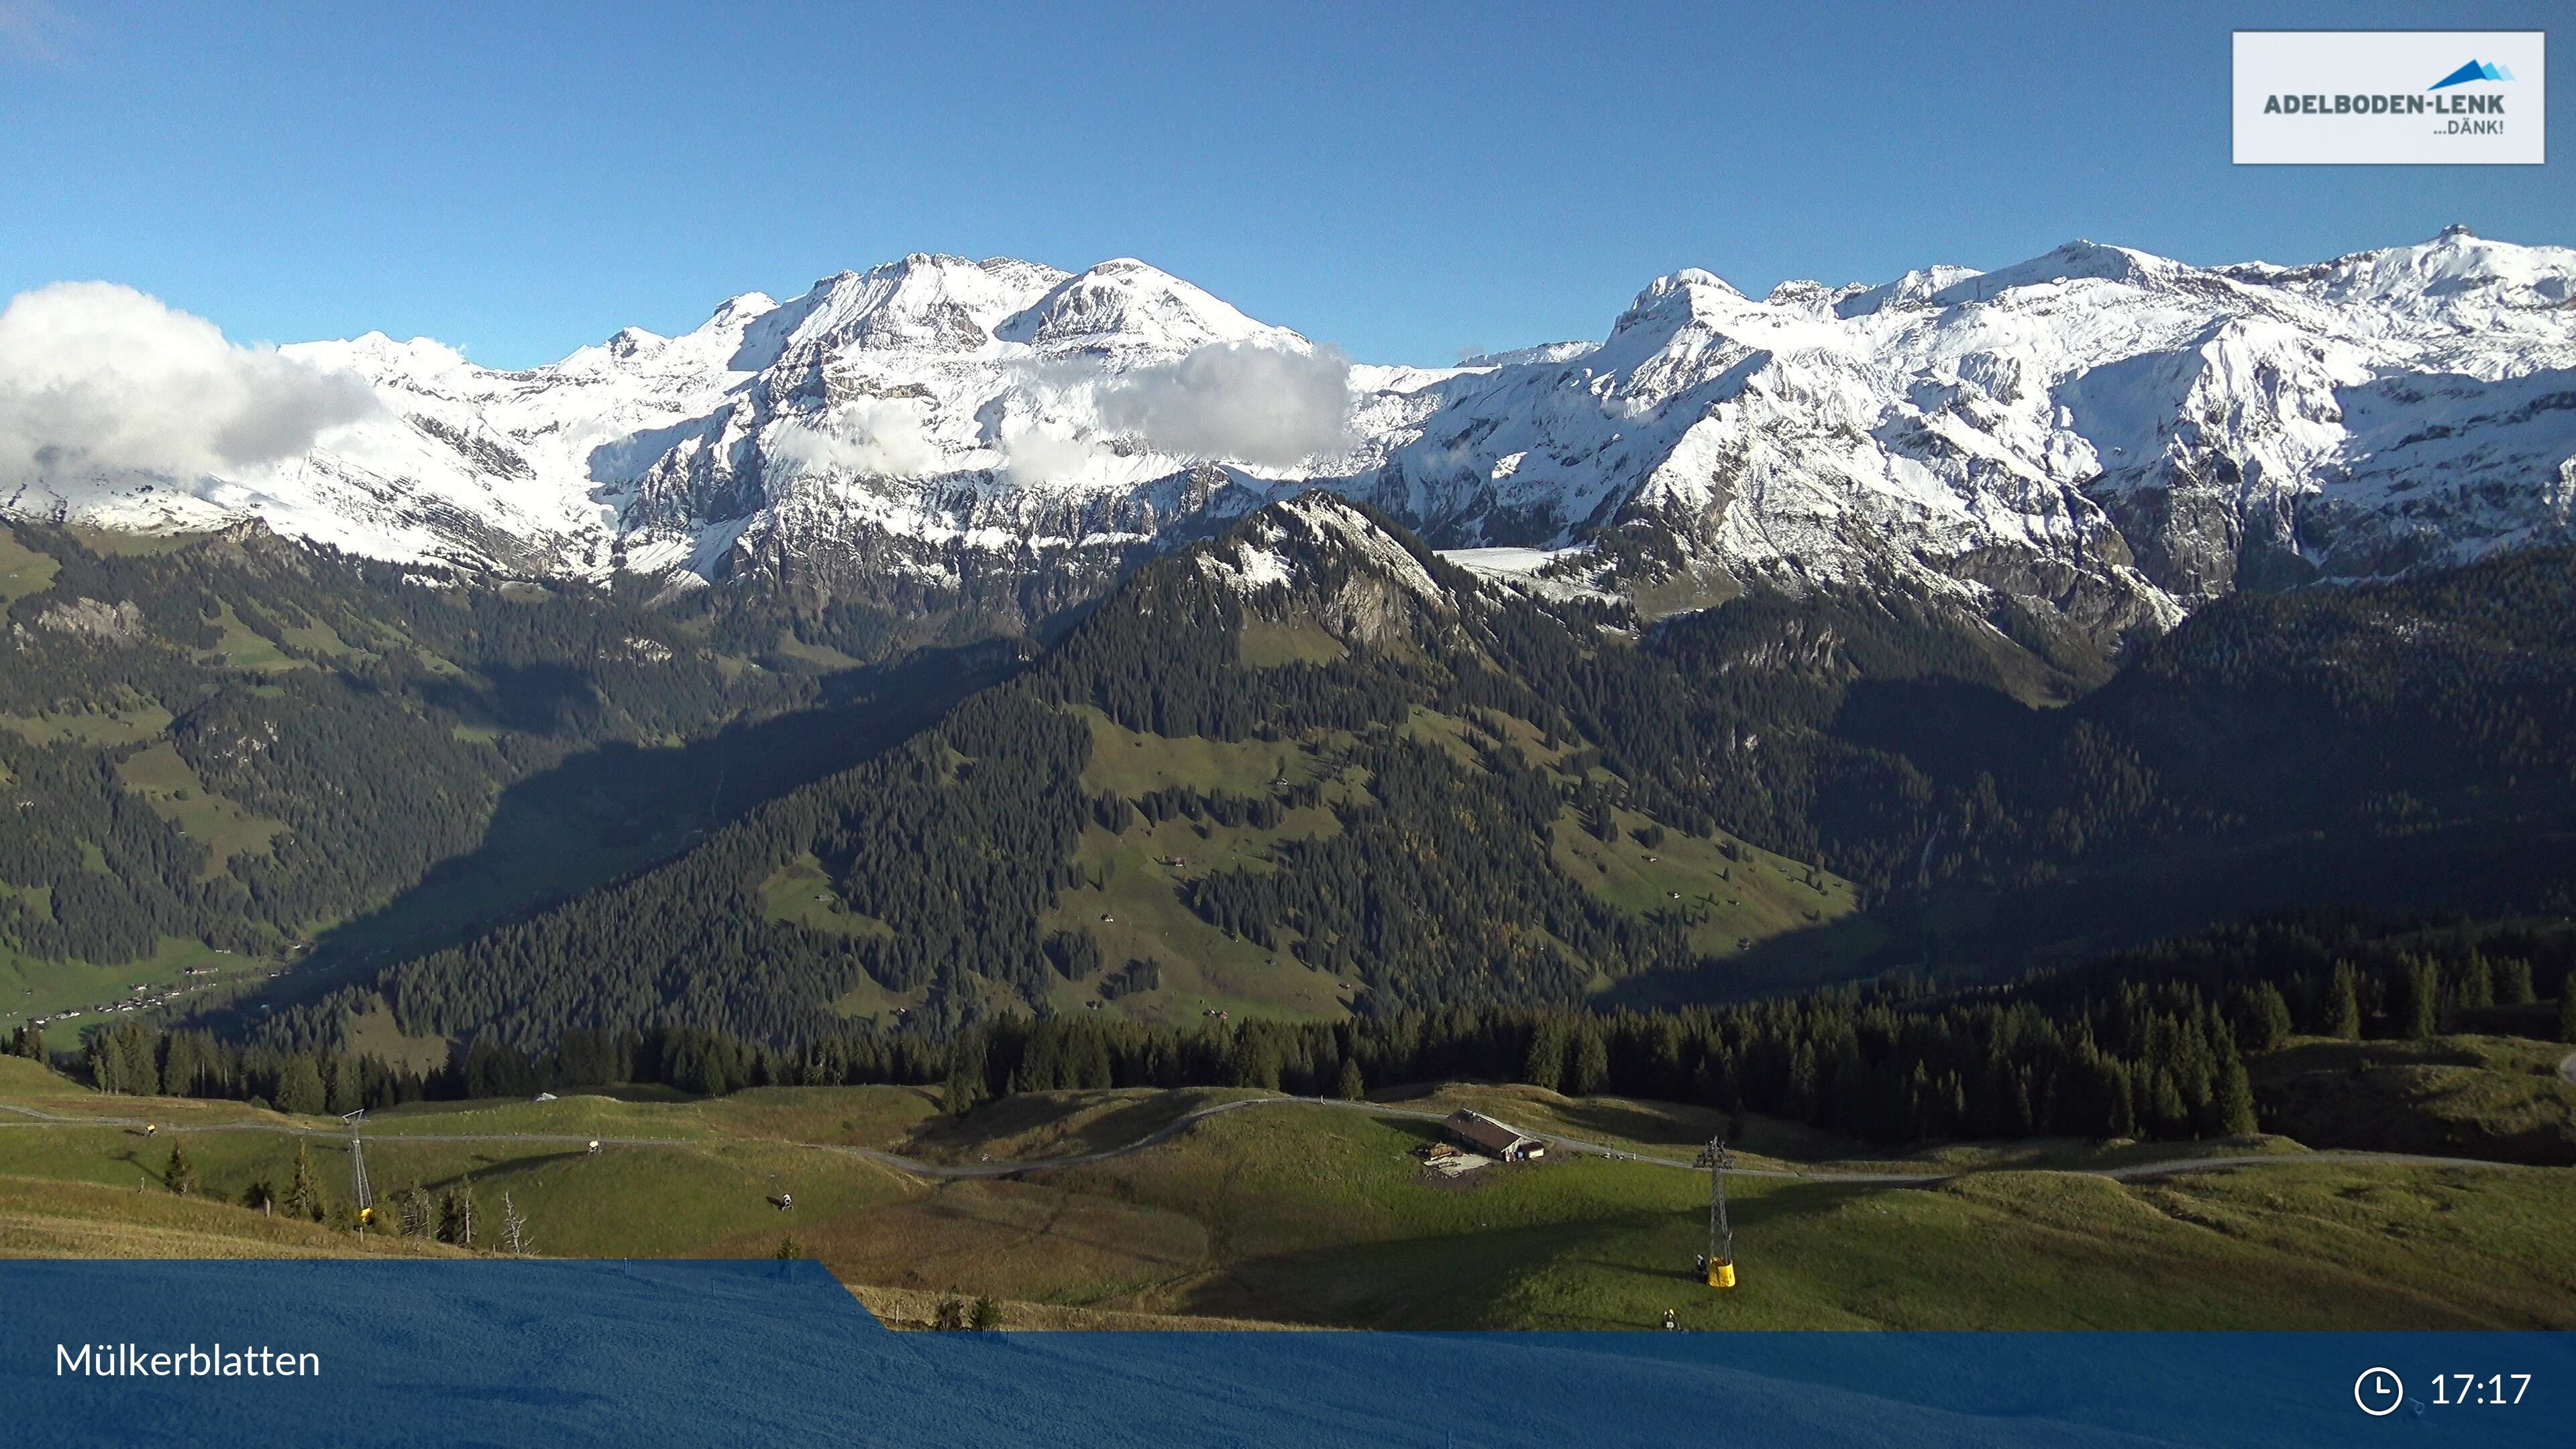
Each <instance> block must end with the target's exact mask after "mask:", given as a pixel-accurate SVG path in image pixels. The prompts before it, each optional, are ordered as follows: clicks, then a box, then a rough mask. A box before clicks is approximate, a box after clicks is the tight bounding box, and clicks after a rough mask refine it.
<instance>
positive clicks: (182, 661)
mask: <svg viewBox="0 0 2576 1449" xmlns="http://www.w3.org/2000/svg"><path fill="white" fill-rule="evenodd" d="M0 606H5V609H6V616H7V617H6V633H5V637H0V790H5V795H6V809H7V822H6V823H7V828H6V829H0V985H5V984H7V983H9V982H10V981H11V980H12V979H13V978H14V979H15V980H16V981H17V982H19V983H20V985H19V986H18V987H17V989H12V990H9V991H8V992H7V993H6V995H7V997H9V998H15V999H14V1000H9V1001H7V1002H5V1009H8V1010H10V1011H12V1012H13V1013H15V1014H26V1015H39V1014H46V1013H48V1012H53V1011H59V1010H61V1009H63V1008H64V1007H67V1006H73V1007H77V1006H85V1005H89V1004H91V1003H93V1002H95V1001H98V1000H101V999H113V998H115V997H120V996H123V995H125V994H126V993H127V992H128V990H129V986H128V983H130V982H133V981H136V980H146V979H148V980H152V981H155V982H162V983H168V984H169V985H171V986H173V987H175V986H177V985H179V984H181V983H183V982H196V981H202V980H206V979H215V980H223V979H228V978H233V977H239V976H243V975H252V976H258V975H264V974H265V973H266V971H267V970H270V969H274V968H275V967H276V966H277V965H280V964H284V963H287V962H290V961H301V960H303V958H304V957H303V953H304V952H306V951H307V950H310V949H312V948H313V947H314V945H315V943H316V942H317V941H319V942H320V943H321V944H322V946H323V948H324V953H325V954H328V950H329V947H330V946H331V944H332V941H333V940H334V939H335V938H334V937H333V936H331V934H330V933H332V932H333V931H334V930H335V928H338V927H341V926H343V925H344V923H348V922H351V921H352V920H353V919H356V918H359V917H362V916H365V915H367V914H368V913H371V912H380V911H383V910H385V909H386V908H388V907H389V906H392V905H393V904H394V903H396V902H403V903H405V907H406V910H407V914H406V915H405V916H404V917H403V918H402V921H401V929H399V930H387V931H384V932H379V933H378V934H379V935H382V936H385V937H387V938H389V939H411V940H418V939H420V938H421V937H422V936H423V935H425V934H429V933H433V932H436V931H449V932H454V931H458V930H463V929H469V928H470V927H471V925H472V924H473V923H474V922H475V921H476V920H478V919H479V920H486V921H488V920H489V919H492V918H494V917H498V916H505V915H507V914H509V913H511V912H513V911H515V910H519V909H524V908H526V907H530V906H534V905H539V904H543V903H544V902H545V901H546V900H548V899H550V898H552V897H554V896H559V895H562V894H569V893H571V892H572V891H574V890H577V889H579V888H581V887H583V886H586V885H591V884H596V883H598V882H600V881H602V880H605V879H607V878H609V877H610V876H613V875H614V874H616V873H617V872H618V871H619V870H621V869H626V868H631V867H632V865H634V864H638V863H641V862H642V861H644V860H647V859H650V858H652V856H653V855H655V854H657V853H658V854H665V855H667V854H669V853H672V852H674V851H676V850H678V849H679V848H680V847H681V846H682V845H683V844H684V843H685V842H686V841H687V840H688V839H689V838H691V837H692V835H693V834H694V833H696V832H701V831H703V830H705V829H707V828H709V827H710V826H713V825H716V824H719V823H721V822H722V821H723V820H725V819H727V818H731V817H732V816H733V815H736V814H739V813H740V811H741V810H742V809H743V808H744V807H746V806H747V805H749V804H751V803H754V802H756V801H757V800H759V799H761V798H764V797H766V796H768V795H774V794H776V793H778V792H779V791H781V790H784V789H786V788H788V787H790V786H793V785H795V784H799V783H802V782H803V781H804V780H806V779H809V778H812V777H813V776H815V775H818V774H823V773H828V772H829V771H830V770H832V769H834V768H837V767H840V766H843V765H846V764H847V763H849V762H850V761H851V760H852V759H854V758H857V757H858V756H859V754H860V753H861V751H860V750H859V749H858V748H856V745H855V742H854V741H853V739H852V738H851V736H852V735H853V733H854V731H853V729H852V727H851V726H850V725H849V724H848V723H847V722H843V723H840V724H833V725H827V726H825V727H816V725H815V724H814V723H812V722H815V721H822V720H826V719H828V717H829V716H830V715H831V713H832V707H833V706H836V705H846V704H847V703H848V702H849V700H850V698H851V696H852V695H853V694H854V693H857V692H860V691H861V690H864V689H866V688H871V687H875V682H874V680H873V678H872V677H871V676H868V675H867V674H866V673H865V672H864V671H851V670H848V669H846V668H844V669H842V671H841V672H840V673H837V674H830V673H827V670H826V666H827V665H831V666H848V665H853V664H856V663H858V662H859V661H858V660H856V659H853V658H850V657H848V656H846V655H842V654H839V653H837V652H836V651H834V650H832V649H831V648H830V647H829V644H828V642H827V641H831V640H838V641H839V642H841V643H843V644H845V645H847V646H848V647H850V648H853V649H867V648H870V647H872V646H878V647H881V646H884V645H888V644H891V643H892V642H893V640H894V634H893V631H891V630H890V629H888V628H886V627H885V626H884V625H883V624H882V622H881V621H873V620H867V619H860V618H855V617H848V616H836V617H824V616H810V617H807V616H799V615H796V614H794V613H792V612H789V611H782V610H778V609H775V608H774V607H772V606H770V605H769V604H767V603H766V602H765V601H760V600H754V599H749V598H745V597H739V596H737V597H733V598H727V599H721V600H719V599H715V598H707V599H703V600H691V599H682V600H678V601H659V602H656V601H651V600H648V599H646V598H644V597H642V596H640V595H636V594H630V593H627V592H624V591H591V590H581V589H569V588H563V587H555V588H538V587H536V586H533V585H511V584H506V583H496V582H494V581H491V580H488V579H478V578H475V577H472V576H464V575H451V574H449V573H447V572H445V571H442V570H437V569H424V568H397V567H394V566H390V565H383V564H377V563H371V562H366V561H361V560H356V559H351V558H346V557H342V556H339V555H336V554H333V553H331V552H329V551H328V550H323V549H318V548H315V547H312V546H309V545H305V544H299V543H290V542H287V541H284V540H281V539H278V538H276V537H274V536H272V535H269V534H267V533H265V532H264V531H262V530H260V529H259V528H257V527H256V526H246V527H244V528H241V529H236V530H233V531H231V532H228V533H226V534H222V535H217V536H209V537H203V538H198V539H193V540H149V539H144V540H137V539H114V538H105V537H101V536H97V535H83V534H77V533H74V532H70V531H66V530H62V529H48V528H40V527H36V526H32V525H28V524H24V523H16V524H12V525H10V526H9V527H8V528H6V529H0ZM947 673H948V674H950V675H952V676H954V677H956V678H957V679H958V680H960V681H961V682H962V681H971V680H972V679H973V678H974V677H976V676H975V671H974V670H972V669H952V670H950V671H947ZM986 677H989V675H987V676H986ZM862 681H866V682H862ZM920 683H921V682H920V681H917V680H916V681H912V685H911V689H910V693H911V694H912V695H913V696H915V697H918V698H920V699H922V700H924V701H925V702H928V701H935V700H936V699H938V698H939V697H940V695H939V693H938V689H937V688H936V687H934V688H933V689H931V690H929V691H927V692H925V691H924V690H922V689H921V687H920ZM487 855H488V856H491V857H493V858H492V859H490V860H486V861H483V864H484V866H485V867H486V868H483V869H479V870H472V871H468V870H466V869H465V868H464V865H465V864H467V863H473V862H476V861H478V860H480V859H481V858H482V857H484V856H487ZM442 868H444V869H446V870H447V872H448V873H449V876H450V877H452V878H451V879H447V880H444V881H442V882H438V884H440V885H441V887H442V888H441V889H437V890H431V891H427V892H424V890H423V887H424V883H425V882H430V881H431V880H432V877H433V876H435V875H437V873H438V872H439V871H440V870H441V869H442ZM433 897H434V899H433ZM370 949H385V947H384V946H383V944H382V943H381V942H376V943H371V945H370ZM344 954H345V953H344ZM110 966H116V967H119V968H121V969H118V970H116V971H115V972H113V973H110V972H108V971H106V970H104V969H100V968H106V967H110ZM299 969H302V968H301V967H299ZM183 973H184V974H183ZM102 993H104V995H103V996H102Z"/></svg>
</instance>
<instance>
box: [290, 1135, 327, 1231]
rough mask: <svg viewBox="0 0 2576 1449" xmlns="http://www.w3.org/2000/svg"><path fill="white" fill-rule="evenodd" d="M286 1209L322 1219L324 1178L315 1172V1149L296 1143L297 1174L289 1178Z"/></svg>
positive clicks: (300, 1214)
mask: <svg viewBox="0 0 2576 1449" xmlns="http://www.w3.org/2000/svg"><path fill="white" fill-rule="evenodd" d="M285 1207H286V1210H287V1211H288V1212H290V1213H293V1214H294V1215H295V1216H297V1217H300V1218H309V1219H311V1220H312V1221H314V1222H317V1223H318V1222H320V1221H322V1180H321V1179H320V1178H318V1177H316V1176H315V1175H314V1173H313V1149H311V1148H310V1147H307V1146H306V1145H305V1144H303V1143H301V1142H298V1143H296V1144H295V1175H294V1176H293V1177H291V1178H289V1179H288V1180H287V1184H286V1199H285Z"/></svg>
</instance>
